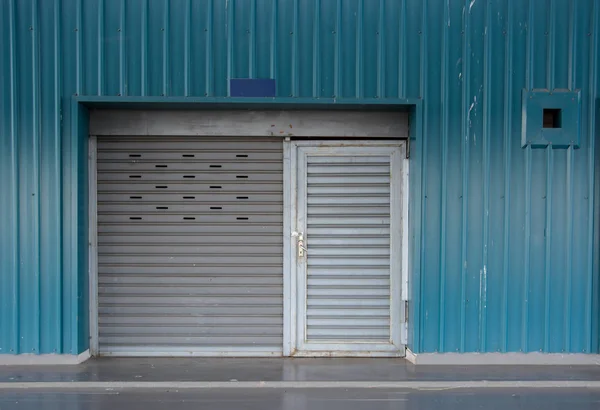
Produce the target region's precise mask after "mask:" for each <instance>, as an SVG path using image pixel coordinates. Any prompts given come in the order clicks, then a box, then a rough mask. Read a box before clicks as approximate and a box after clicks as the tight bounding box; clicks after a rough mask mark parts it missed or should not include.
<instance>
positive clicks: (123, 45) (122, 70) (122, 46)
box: [119, 0, 127, 95]
mask: <svg viewBox="0 0 600 410" xmlns="http://www.w3.org/2000/svg"><path fill="white" fill-rule="evenodd" d="M120 16H121V20H120V24H119V30H120V32H119V94H120V95H127V32H126V27H125V21H126V11H125V0H121V13H120Z"/></svg>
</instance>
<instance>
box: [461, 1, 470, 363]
mask: <svg viewBox="0 0 600 410" xmlns="http://www.w3.org/2000/svg"><path fill="white" fill-rule="evenodd" d="M468 3H469V2H468V0H466V1H465V5H464V7H465V8H466V10H468V8H469V4H468ZM469 16H470V13H466V12H465V13H464V16H463V18H464V21H463V32H464V34H463V44H462V52H463V55H462V64H463V67H462V70H463V72H462V78H463V84H462V87H463V88H462V102H463V107H462V108H463V115H462V126H461V128H462V160H463V163H462V232H461V238H462V239H461V264H462V268H461V278H460V283H461V285H460V286H461V289H460V304H461V309H460V352H461V353H462V352H464V351H465V345H466V332H467V330H466V315H467V312H466V310H467V307H466V301H467V246H468V241H467V235H468V224H469V223H468V218H469V215H468V211H469V201H468V198H469V134H470V131H469V127H470V121H471V110H472V108H473V106H472V105H471V103H470V93H471V90H470V84H469V81H470V76H471V55H470V51H469V45H470V44H471V35H470V30H471V27H470V26H469V20H470V17H469Z"/></svg>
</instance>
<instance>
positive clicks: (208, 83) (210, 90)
mask: <svg viewBox="0 0 600 410" xmlns="http://www.w3.org/2000/svg"><path fill="white" fill-rule="evenodd" d="M213 8H214V0H208V10H207V11H206V80H205V84H204V95H205V96H207V97H208V96H210V97H213V96H214V93H215V92H214V84H213V82H214V80H213V79H214V60H215V55H214V48H213Z"/></svg>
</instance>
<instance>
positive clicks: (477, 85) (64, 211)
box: [0, 0, 600, 354]
mask: <svg viewBox="0 0 600 410" xmlns="http://www.w3.org/2000/svg"><path fill="white" fill-rule="evenodd" d="M0 1H1V3H2V7H0V55H1V56H2V58H1V59H0V90H1V91H0V94H1V95H2V97H1V98H0V144H1V145H0V192H1V193H2V194H1V195H0V227H2V228H1V229H0V353H9V354H10V353H50V352H63V353H79V352H81V351H83V350H85V349H86V348H87V346H88V340H87V338H88V336H87V332H88V330H87V327H88V324H87V306H86V305H87V296H86V294H87V267H86V264H87V255H86V249H87V220H86V217H85V210H86V208H87V205H86V200H87V199H86V198H87V197H86V195H85V186H86V171H87V168H86V167H85V161H86V155H85V152H86V143H85V140H81V139H78V138H77V135H78V132H82V133H84V132H85V126H86V125H85V121H80V120H85V118H84V117H85V115H84V114H85V113H84V112H82V113H81V115H74V114H76V113H77V110H75V111H73V112H72V111H71V110H72V103H71V100H72V97H73V96H74V95H78V96H94V95H95V96H112V98H114V99H118V98H126V97H127V96H139V97H154V99H155V100H156V98H162V97H164V101H165V103H167V102H168V99H169V97H190V98H191V97H211V98H212V97H225V99H226V97H227V95H228V91H229V90H228V84H229V83H228V79H229V78H275V79H276V82H277V96H278V97H277V100H276V101H284V100H285V101H287V102H289V101H290V100H293V99H295V98H296V99H299V100H300V99H302V100H303V101H306V100H307V99H308V100H310V99H319V100H318V101H322V100H326V101H328V102H330V103H332V104H334V103H339V102H340V101H352V102H363V103H365V104H367V103H369V102H375V101H377V102H382V101H386V100H389V101H395V99H396V98H399V97H402V98H413V99H417V98H420V99H422V104H421V107H422V113H423V117H422V118H421V119H420V120H419V119H417V118H414V121H413V128H412V129H413V131H414V133H415V136H414V140H413V141H412V144H411V151H412V157H411V161H412V162H411V198H410V201H411V204H410V205H411V206H410V209H411V221H410V223H411V232H412V235H413V236H412V243H411V249H412V254H411V255H412V260H411V266H412V278H411V279H412V301H411V306H410V307H411V309H410V311H411V342H410V347H411V348H412V349H413V351H416V352H435V351H440V352H455V351H460V352H462V351H469V352H471V351H481V352H492V351H493V352H496V351H526V352H530V351H544V352H563V351H564V352H598V324H599V320H600V315H599V308H598V279H599V277H598V272H599V270H598V257H599V256H600V251H599V248H598V244H599V243H600V241H599V239H600V238H599V232H600V230H599V229H598V221H599V217H600V215H598V206H597V205H594V203H595V204H598V203H599V202H598V200H599V199H600V198H598V193H599V192H600V189H599V187H598V182H599V181H600V175H597V173H598V171H599V170H600V167H599V166H598V165H599V164H598V158H600V157H599V156H598V155H597V152H596V151H597V150H598V145H599V144H596V141H597V138H598V129H599V127H598V125H597V124H598V119H599V117H600V113H599V108H598V107H599V103H598V98H599V97H600V89H599V87H600V85H599V82H598V78H599V76H600V66H599V64H598V54H599V53H600V51H599V50H600V3H598V2H597V1H594V0H578V1H568V0H529V1H527V0H497V1H494V0H463V1H457V0H445V1H444V0H426V1H423V0H289V1H288V0H286V1H284V0H44V1H42V0H0ZM536 88H547V89H559V88H560V89H570V90H574V89H580V90H581V96H582V116H581V145H580V147H579V148H578V149H573V148H564V149H563V148H532V147H526V148H522V147H521V145H520V137H521V91H522V90H523V89H528V90H531V89H536ZM220 101H223V100H220ZM78 109H79V108H78ZM418 120H419V121H420V122H417V121H418ZM595 185H596V186H595Z"/></svg>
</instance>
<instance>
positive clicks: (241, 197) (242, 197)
mask: <svg viewBox="0 0 600 410" xmlns="http://www.w3.org/2000/svg"><path fill="white" fill-rule="evenodd" d="M236 199H248V197H247V196H237V197H236Z"/></svg>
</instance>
